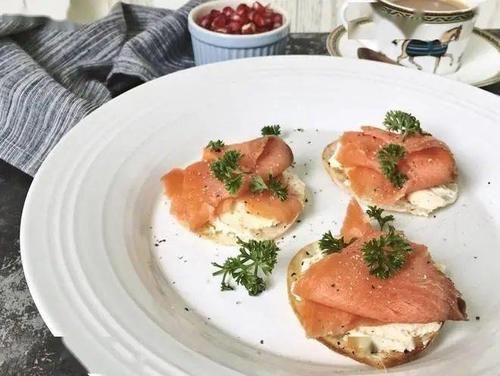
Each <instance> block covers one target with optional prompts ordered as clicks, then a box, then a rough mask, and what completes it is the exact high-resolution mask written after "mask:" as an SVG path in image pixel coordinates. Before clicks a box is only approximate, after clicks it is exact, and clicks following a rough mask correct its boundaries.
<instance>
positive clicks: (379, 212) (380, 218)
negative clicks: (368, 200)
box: [366, 206, 394, 231]
mask: <svg viewBox="0 0 500 376" xmlns="http://www.w3.org/2000/svg"><path fill="white" fill-rule="evenodd" d="M383 212H384V209H382V208H378V207H376V206H368V210H367V211H366V214H368V216H369V217H370V218H373V219H375V220H376V221H377V222H378V224H379V226H380V230H382V231H383V230H384V226H385V225H386V224H387V223H389V222H391V221H394V216H393V215H391V214H389V215H385V216H384V215H383Z"/></svg>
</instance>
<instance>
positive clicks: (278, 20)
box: [273, 13, 283, 24]
mask: <svg viewBox="0 0 500 376" xmlns="http://www.w3.org/2000/svg"><path fill="white" fill-rule="evenodd" d="M273 22H274V23H279V24H283V16H282V15H281V14H279V13H274V14H273Z"/></svg>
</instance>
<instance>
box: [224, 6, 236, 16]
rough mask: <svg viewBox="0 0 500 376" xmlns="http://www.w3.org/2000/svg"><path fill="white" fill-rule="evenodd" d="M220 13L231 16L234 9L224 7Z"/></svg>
mask: <svg viewBox="0 0 500 376" xmlns="http://www.w3.org/2000/svg"><path fill="white" fill-rule="evenodd" d="M222 13H223V14H224V16H226V17H231V15H232V14H233V13H234V9H233V8H231V7H225V8H224V9H222Z"/></svg>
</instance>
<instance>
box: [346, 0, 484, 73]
mask: <svg viewBox="0 0 500 376" xmlns="http://www.w3.org/2000/svg"><path fill="white" fill-rule="evenodd" d="M419 1H422V0H347V2H346V3H345V4H344V6H343V8H342V10H341V18H342V22H343V24H344V27H345V28H346V30H348V32H349V39H357V40H358V41H359V42H360V43H361V44H362V45H364V46H365V47H368V48H370V49H373V50H375V51H377V52H379V53H381V54H383V55H385V56H386V57H387V59H388V60H392V61H394V62H395V63H397V64H400V65H403V66H406V67H409V68H414V69H419V70H421V71H425V72H432V73H436V74H441V75H446V74H449V73H453V72H456V71H457V70H458V69H459V68H460V66H461V62H462V56H463V54H464V51H465V49H466V47H467V43H468V42H469V40H470V37H471V35H472V33H473V31H474V24H475V22H476V19H477V10H478V5H479V3H480V0H426V1H424V2H421V3H419ZM439 2H441V3H439ZM424 3H425V4H427V5H428V8H427V9H426V8H420V9H417V8H415V7H412V6H411V5H413V4H424ZM433 3H435V4H436V5H437V6H436V7H435V8H436V9H430V8H431V7H430V5H432V4H433ZM367 5H368V9H369V10H368V13H369V19H371V21H372V23H371V27H370V28H365V30H366V31H365V32H364V33H363V34H364V35H361V34H360V33H359V32H358V33H356V32H355V29H356V28H355V26H356V24H357V23H359V22H361V19H359V18H358V19H354V20H349V18H348V14H349V12H351V11H352V9H353V8H358V10H359V8H360V7H363V6H364V7H365V8H366V7H367Z"/></svg>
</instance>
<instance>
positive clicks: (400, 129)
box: [384, 110, 428, 138]
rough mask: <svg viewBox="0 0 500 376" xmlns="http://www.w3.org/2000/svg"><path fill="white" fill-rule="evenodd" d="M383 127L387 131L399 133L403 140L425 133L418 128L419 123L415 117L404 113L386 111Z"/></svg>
mask: <svg viewBox="0 0 500 376" xmlns="http://www.w3.org/2000/svg"><path fill="white" fill-rule="evenodd" d="M384 125H385V127H386V128H387V130H388V131H391V132H396V133H399V134H401V135H402V136H403V138H406V137H409V136H413V135H415V134H421V135H423V134H428V133H425V132H424V131H423V130H422V128H421V127H420V121H418V120H417V118H416V117H415V116H413V115H412V114H409V113H408V112H404V111H399V110H397V111H388V112H387V113H386V114H385V119H384Z"/></svg>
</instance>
